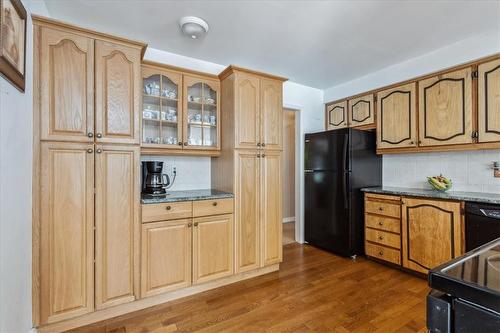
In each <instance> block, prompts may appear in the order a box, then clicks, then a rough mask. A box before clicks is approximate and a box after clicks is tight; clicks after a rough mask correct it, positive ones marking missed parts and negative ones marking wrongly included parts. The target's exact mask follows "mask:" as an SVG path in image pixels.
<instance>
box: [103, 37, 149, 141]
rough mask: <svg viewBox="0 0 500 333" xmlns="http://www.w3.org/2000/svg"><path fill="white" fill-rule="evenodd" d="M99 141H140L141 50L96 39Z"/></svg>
mask: <svg viewBox="0 0 500 333" xmlns="http://www.w3.org/2000/svg"><path fill="white" fill-rule="evenodd" d="M95 54H96V62H95V87H96V90H95V92H96V94H95V96H96V116H95V120H96V133H95V136H96V141H97V142H106V143H124V144H139V143H140V137H139V133H140V128H139V103H140V100H141V98H140V93H141V88H140V87H141V81H142V80H141V50H140V48H132V47H128V46H124V45H120V44H115V43H111V42H105V41H100V40H98V41H96V52H95Z"/></svg>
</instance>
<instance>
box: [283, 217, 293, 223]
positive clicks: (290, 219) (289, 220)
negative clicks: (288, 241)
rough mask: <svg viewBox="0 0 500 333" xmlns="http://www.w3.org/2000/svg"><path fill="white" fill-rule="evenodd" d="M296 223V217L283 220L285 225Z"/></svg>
mask: <svg viewBox="0 0 500 333" xmlns="http://www.w3.org/2000/svg"><path fill="white" fill-rule="evenodd" d="M290 222H295V216H292V217H285V218H283V223H290Z"/></svg>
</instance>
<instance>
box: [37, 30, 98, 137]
mask: <svg viewBox="0 0 500 333" xmlns="http://www.w3.org/2000/svg"><path fill="white" fill-rule="evenodd" d="M38 47H39V49H38V52H39V56H38V58H37V59H36V60H37V61H38V62H39V69H40V71H39V78H38V81H35V90H38V91H39V98H40V104H39V108H40V139H41V140H57V141H76V142H93V141H94V139H93V134H94V39H93V38H90V37H85V36H82V35H79V34H75V33H72V32H69V31H65V30H56V29H52V28H48V27H40V28H39V30H38Z"/></svg>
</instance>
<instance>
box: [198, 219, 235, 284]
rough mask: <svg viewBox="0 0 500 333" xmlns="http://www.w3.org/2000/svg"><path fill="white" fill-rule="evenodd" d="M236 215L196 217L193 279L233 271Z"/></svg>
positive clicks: (231, 272) (223, 274) (202, 278)
mask: <svg viewBox="0 0 500 333" xmlns="http://www.w3.org/2000/svg"><path fill="white" fill-rule="evenodd" d="M233 253H234V248H233V215H232V214H226V215H215V216H207V217H197V218H194V219H193V283H203V282H207V281H211V280H214V279H218V278H221V277H224V276H228V275H231V274H233Z"/></svg>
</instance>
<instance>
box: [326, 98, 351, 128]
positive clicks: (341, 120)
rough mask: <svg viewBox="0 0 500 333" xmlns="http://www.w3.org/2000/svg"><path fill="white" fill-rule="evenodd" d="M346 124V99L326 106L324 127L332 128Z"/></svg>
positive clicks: (342, 126) (343, 126)
mask: <svg viewBox="0 0 500 333" xmlns="http://www.w3.org/2000/svg"><path fill="white" fill-rule="evenodd" d="M347 126H348V123H347V101H343V102H339V103H335V104H330V105H328V106H327V107H326V129H327V130H334V129H339V128H345V127H347Z"/></svg>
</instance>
